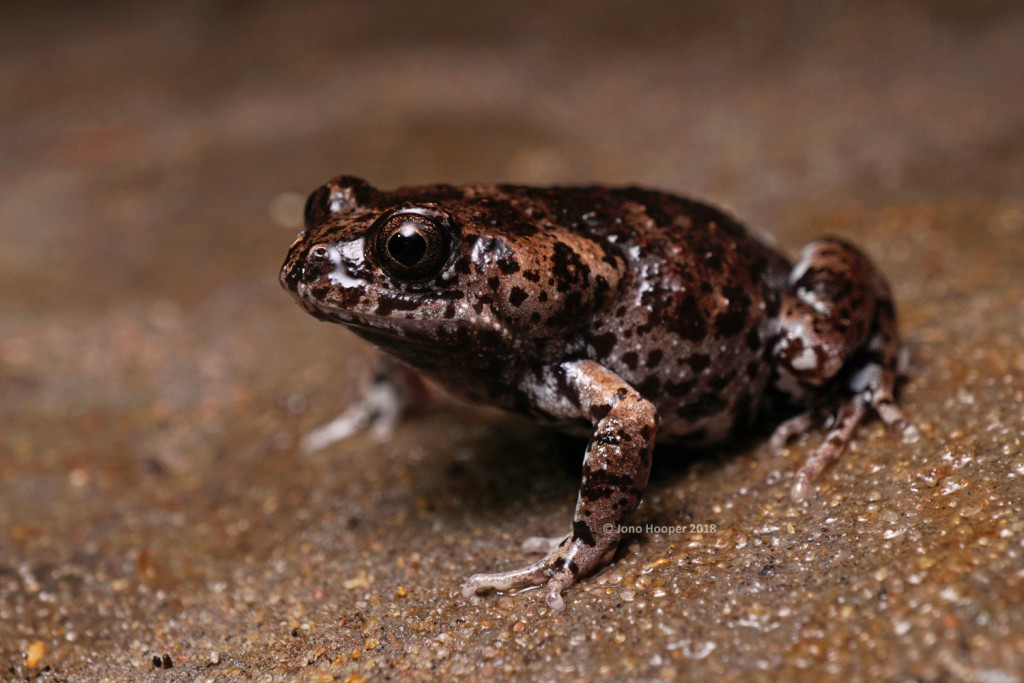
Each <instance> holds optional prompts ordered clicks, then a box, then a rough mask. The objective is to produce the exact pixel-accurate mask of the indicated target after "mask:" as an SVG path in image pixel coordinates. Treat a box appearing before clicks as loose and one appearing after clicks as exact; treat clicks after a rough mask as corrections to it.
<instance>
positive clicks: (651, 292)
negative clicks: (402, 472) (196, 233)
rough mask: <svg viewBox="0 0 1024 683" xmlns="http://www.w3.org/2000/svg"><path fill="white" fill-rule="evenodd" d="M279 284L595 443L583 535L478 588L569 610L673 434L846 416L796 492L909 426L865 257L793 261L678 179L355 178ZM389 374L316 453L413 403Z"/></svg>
mask: <svg viewBox="0 0 1024 683" xmlns="http://www.w3.org/2000/svg"><path fill="white" fill-rule="evenodd" d="M281 282H282V284H283V285H284V286H285V288H287V289H288V290H289V291H291V292H292V293H293V295H294V296H295V297H296V298H297V299H298V301H299V303H300V304H302V306H303V307H305V308H306V310H308V311H309V312H310V313H312V314H313V315H314V316H316V317H317V318H320V319H321V320H326V321H331V322H337V323H341V324H343V325H346V326H348V327H349V328H350V329H352V330H353V331H354V332H355V333H356V334H359V335H360V336H362V337H364V338H366V339H368V340H369V341H371V342H372V343H373V344H375V345H376V346H378V347H379V348H380V349H382V350H383V351H385V352H387V353H388V354H391V355H392V356H394V357H396V358H398V359H399V360H400V361H402V362H403V363H404V364H407V365H408V366H411V367H413V368H415V369H417V370H419V371H421V372H423V373H426V374H427V375H429V376H430V377H432V378H434V379H435V380H437V381H438V382H440V383H441V384H442V385H444V386H446V387H447V388H449V389H450V390H452V391H454V392H456V393H457V394H459V395H462V396H465V397H468V398H472V399H476V400H479V401H483V402H486V403H489V404H492V405H497V406H501V407H504V408H508V409H511V410H516V411H519V412H524V413H527V414H529V415H531V416H533V417H535V418H537V419H539V420H542V421H544V422H546V423H549V424H552V425H554V426H557V427H559V428H562V429H565V430H566V431H569V432H572V433H577V434H580V433H582V434H586V435H589V436H590V438H591V440H590V444H589V445H588V447H587V451H586V456H585V459H584V466H583V468H584V469H583V482H582V486H581V489H580V493H579V498H578V501H577V504H576V512H575V516H574V518H573V525H572V532H571V533H570V534H569V535H568V536H566V537H565V538H564V539H558V540H560V541H561V542H560V543H557V544H554V543H552V544H547V543H542V542H540V541H538V540H537V539H533V540H531V541H530V542H529V545H530V547H532V548H534V549H537V548H540V547H541V546H544V547H545V549H546V550H548V551H549V552H548V554H547V555H546V556H545V557H544V558H543V559H541V560H540V561H538V562H536V563H534V564H532V565H530V566H528V567H525V568H523V569H520V570H515V571H511V572H505V573H502V574H491V575H475V576H473V577H471V578H470V579H469V580H468V581H467V582H466V584H465V586H464V593H465V594H466V595H467V596H468V595H472V594H473V593H476V592H477V591H480V590H486V589H497V590H504V589H509V588H514V587H518V586H525V585H536V584H546V599H547V602H548V604H549V605H550V606H551V607H552V608H553V609H556V610H558V609H562V608H563V607H564V603H563V600H562V597H561V593H562V591H563V590H564V589H565V588H566V587H568V586H569V585H571V584H572V583H574V582H575V581H576V580H577V579H578V578H579V577H581V576H584V575H586V574H587V573H590V572H592V571H594V570H595V569H596V568H598V567H600V566H602V565H603V564H605V563H607V562H608V561H610V558H611V556H612V555H613V554H614V551H615V548H616V546H617V544H618V541H619V538H620V534H619V532H618V525H619V522H620V521H621V520H622V519H623V517H624V516H626V515H628V514H629V513H631V512H632V511H633V510H635V509H636V507H637V505H639V502H640V496H641V494H642V492H643V489H644V487H645V485H646V484H647V477H648V474H649V472H650V465H651V462H650V461H651V450H652V448H653V446H654V440H655V435H658V438H659V439H661V440H662V441H671V440H675V441H680V442H683V443H686V444H707V443H713V442H716V441H720V440H722V439H725V438H727V437H728V436H729V435H730V434H734V433H736V432H737V431H741V430H743V429H744V428H745V427H747V426H748V425H750V423H751V422H752V421H753V419H754V418H755V417H756V416H757V415H758V414H759V413H762V412H763V411H765V410H766V409H769V408H770V409H771V410H772V411H776V412H779V411H783V410H787V409H788V410H789V412H790V413H792V412H794V410H795V409H800V410H803V411H804V412H801V413H799V414H797V416H796V417H793V418H791V419H789V420H787V421H786V422H784V423H783V424H782V425H780V426H779V428H778V430H777V431H776V433H775V435H774V436H773V444H774V445H775V446H776V447H782V446H783V445H784V444H785V441H786V439H787V438H789V437H790V436H792V435H794V434H797V433H799V432H802V431H805V430H807V429H809V428H811V427H812V426H814V425H815V424H816V423H817V422H818V421H820V420H824V419H826V418H828V417H831V416H832V415H835V416H836V417H837V423H836V427H835V428H834V429H833V430H832V432H830V433H829V435H828V436H827V437H826V440H825V442H824V443H823V444H822V446H821V447H820V448H819V449H818V451H817V452H816V453H815V454H814V455H812V456H811V457H810V458H809V459H808V461H807V462H806V463H805V464H804V466H803V467H801V469H800V470H799V471H798V472H797V475H796V478H795V481H794V489H793V494H794V496H795V497H797V498H802V497H804V496H806V495H807V494H808V492H809V488H808V487H809V485H810V482H811V481H812V480H813V478H814V476H815V475H816V474H818V473H819V472H820V471H821V469H823V468H824V467H825V465H827V464H828V463H829V462H830V461H831V460H833V459H835V458H836V457H837V456H838V455H839V454H840V452H841V451H842V449H843V447H844V446H845V445H846V443H847V442H848V441H849V439H850V438H851V436H852V433H853V430H854V428H855V427H856V426H857V424H858V423H859V422H860V421H861V419H863V417H864V416H865V414H866V412H867V408H868V407H870V408H872V409H874V410H875V411H876V412H877V413H878V414H879V415H880V416H881V417H882V418H883V420H884V421H885V422H886V423H888V424H893V425H898V426H900V427H901V428H903V429H904V430H905V433H907V434H911V435H912V427H910V426H909V425H907V423H906V422H905V421H904V420H903V418H902V415H901V414H900V412H899V409H898V407H897V406H896V404H895V402H894V401H893V387H894V384H895V382H896V379H897V374H898V369H897V364H898V357H899V350H900V342H899V338H898V335H897V332H896V323H895V315H894V309H893V305H892V299H891V296H890V293H889V288H888V286H887V284H886V283H885V280H884V279H883V278H882V276H881V275H880V274H879V273H878V271H877V270H875V268H874V267H873V266H872V264H871V263H870V261H869V260H868V259H867V258H866V257H865V256H864V255H863V254H861V253H860V252H859V251H857V250H856V249H855V248H854V247H852V246H851V245H849V244H846V243H844V242H841V241H839V240H835V239H823V240H819V241H817V242H814V243H812V244H811V245H808V247H807V248H805V250H804V253H803V254H802V256H801V259H800V261H799V262H798V263H797V264H796V266H795V267H794V268H791V267H790V265H789V263H788V262H787V261H786V259H785V258H784V257H783V256H782V255H781V254H779V253H778V252H777V251H775V250H774V249H773V248H772V247H771V246H769V245H767V244H766V243H765V242H763V241H761V240H759V239H757V238H755V237H754V236H753V235H752V234H750V233H749V232H747V231H746V230H745V229H744V228H743V227H742V226H741V225H739V224H738V223H737V222H735V221H734V220H733V219H731V218H730V217H728V216H727V215H725V214H723V213H721V212H720V211H718V210H716V209H714V208H711V207H709V206H706V205H704V204H700V203H698V202H694V201H690V200H687V199H683V198H679V197H675V196H672V195H668V194H664V193H660V192H652V191H647V190H642V189H638V188H621V189H614V188H604V187H570V188H546V189H540V188H532V187H520V186H512V185H499V186H485V185H466V186H461V187H454V186H448V185H436V186H428V187H411V188H402V189H399V190H396V191H394V192H380V191H378V190H376V189H374V188H372V187H371V186H369V185H368V184H367V183H365V182H364V181H362V180H360V179H358V178H353V177H345V176H343V177H338V178H335V179H333V180H331V181H330V182H328V183H327V184H326V185H324V186H323V187H321V188H320V189H318V190H316V191H315V192H314V193H313V194H312V195H311V196H310V198H309V201H308V202H307V206H306V231H305V232H304V233H303V234H302V235H301V236H300V238H299V239H298V240H296V242H295V243H294V244H293V245H292V247H291V250H290V251H289V254H288V258H287V260H286V262H285V264H284V267H283V268H282V270H281ZM408 377H409V375H408V373H406V374H405V375H404V378H405V379H403V381H402V382H399V383H398V385H404V384H405V383H406V382H407V381H408ZM398 385H396V384H395V383H394V382H392V383H391V386H398ZM375 386H377V387H378V389H379V391H378V393H377V394H373V393H372V392H371V393H370V394H368V398H367V399H365V400H363V401H362V402H357V403H356V404H355V405H354V407H353V408H350V411H349V412H348V415H347V416H343V417H341V418H339V420H340V421H341V422H342V423H344V424H340V423H339V422H338V421H336V423H334V424H333V430H328V431H327V432H322V433H320V434H319V435H316V437H315V438H314V440H313V442H312V443H311V445H312V447H319V446H320V445H323V444H324V443H327V442H329V441H331V440H334V439H336V438H340V437H343V436H345V435H347V434H349V433H351V432H352V431H354V429H357V428H365V427H367V426H372V424H373V423H375V422H379V421H381V420H384V421H387V422H393V419H394V417H395V416H396V414H397V412H399V411H400V407H401V406H400V405H399V404H400V401H393V400H390V399H389V398H386V397H394V396H400V395H402V394H403V392H399V391H391V390H390V389H388V388H387V383H380V382H378V383H377V384H376V385H375ZM381 391H383V392H384V393H380V392H381ZM408 393H409V392H407V391H405V392H404V394H405V395H408ZM382 397H385V398H382ZM389 406H390V407H389ZM311 436H313V435H311ZM307 445H310V444H307Z"/></svg>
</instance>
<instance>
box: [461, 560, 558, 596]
mask: <svg viewBox="0 0 1024 683" xmlns="http://www.w3.org/2000/svg"><path fill="white" fill-rule="evenodd" d="M550 576H551V565H550V562H549V561H548V558H547V557H545V558H544V559H543V560H539V561H537V562H534V563H533V564H531V565H528V566H526V567H522V568H520V569H513V570H511V571H507V572H498V573H496V574H473V575H472V576H470V577H469V578H468V579H466V582H465V583H463V584H462V596H463V597H465V598H471V597H473V596H474V595H476V594H477V593H480V592H483V591H492V590H494V591H507V590H513V589H515V588H526V587H528V586H539V585H540V584H542V583H544V582H545V581H547V579H548V577H550Z"/></svg>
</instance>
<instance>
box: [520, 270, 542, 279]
mask: <svg viewBox="0 0 1024 683" xmlns="http://www.w3.org/2000/svg"><path fill="white" fill-rule="evenodd" d="M523 277H524V278H526V279H527V280H529V281H530V282H540V273H538V272H537V271H535V270H527V271H524V272H523Z"/></svg>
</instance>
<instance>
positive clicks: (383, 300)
mask: <svg viewBox="0 0 1024 683" xmlns="http://www.w3.org/2000/svg"><path fill="white" fill-rule="evenodd" d="M419 307H420V302H419V301H414V300H412V299H400V298H390V297H384V296H379V298H378V299H377V310H376V311H374V313H375V314H376V315H379V316H389V315H391V314H392V313H393V312H395V311H415V310H416V309H417V308H419Z"/></svg>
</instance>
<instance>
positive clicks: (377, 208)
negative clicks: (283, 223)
mask: <svg viewBox="0 0 1024 683" xmlns="http://www.w3.org/2000/svg"><path fill="white" fill-rule="evenodd" d="M462 199H463V190H462V189H460V188H455V187H451V186H445V185H441V186H433V187H430V188H416V189H409V190H398V191H396V192H393V193H388V192H380V191H378V190H376V189H374V188H373V187H371V186H370V185H369V184H367V183H366V182H365V181H363V180H360V179H358V178H353V177H350V176H341V177H338V178H335V179H333V180H331V181H330V182H328V183H327V184H326V185H324V186H323V187H320V188H319V189H317V190H316V191H314V192H313V193H312V194H311V195H310V197H309V199H308V200H307V202H306V208H305V218H304V220H305V228H306V229H305V230H304V231H303V232H302V233H301V234H300V236H299V238H298V239H297V240H296V241H295V242H294V243H293V244H292V246H291V248H290V249H289V252H288V257H287V259H286V260H285V263H284V266H283V267H282V268H281V276H280V277H281V284H282V285H283V286H284V288H285V289H287V290H288V291H290V292H291V293H292V295H293V296H294V297H295V298H296V299H297V300H298V301H299V303H300V304H301V305H302V306H303V307H304V308H305V309H306V310H308V311H309V312H310V313H312V314H313V315H314V316H316V317H317V318H319V319H321V320H325V321H330V322H337V323H341V324H343V325H346V326H348V327H350V328H352V329H353V330H355V331H356V332H358V333H359V334H361V335H362V336H365V337H367V338H369V339H370V340H371V341H373V342H374V343H376V344H377V345H378V346H382V347H384V348H386V349H388V350H392V351H395V350H397V349H398V348H399V347H409V346H414V347H420V348H421V349H425V348H429V347H435V348H436V347H438V346H446V345H457V344H461V345H463V346H467V345H473V344H478V343H480V341H481V340H483V339H488V340H490V341H491V343H492V344H502V343H507V342H508V341H509V339H510V337H509V331H508V330H507V329H506V327H505V325H504V324H502V323H501V322H500V321H499V320H498V319H497V318H496V317H495V316H494V315H492V314H491V313H490V311H489V310H483V309H480V310H476V311H473V308H472V306H473V303H472V301H471V299H472V297H471V296H470V295H469V294H468V293H471V292H472V290H473V289H474V288H473V287H472V286H471V285H468V284H467V278H471V277H472V275H471V274H469V273H466V272H465V268H464V267H462V268H460V264H459V255H460V254H461V253H464V252H465V243H464V242H465V240H464V238H463V234H462V231H461V225H460V220H459V219H458V218H457V217H456V216H455V215H454V213H458V207H459V206H461V205H462V204H461V202H462ZM453 212H454V213H453Z"/></svg>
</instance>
